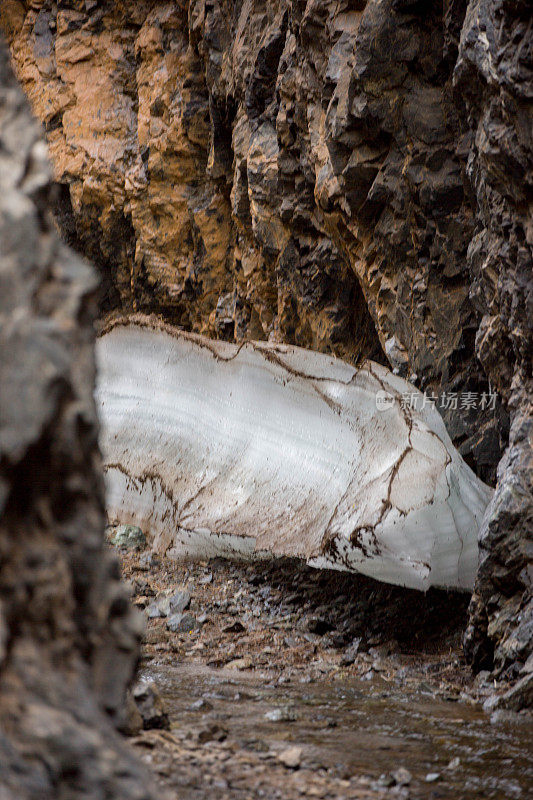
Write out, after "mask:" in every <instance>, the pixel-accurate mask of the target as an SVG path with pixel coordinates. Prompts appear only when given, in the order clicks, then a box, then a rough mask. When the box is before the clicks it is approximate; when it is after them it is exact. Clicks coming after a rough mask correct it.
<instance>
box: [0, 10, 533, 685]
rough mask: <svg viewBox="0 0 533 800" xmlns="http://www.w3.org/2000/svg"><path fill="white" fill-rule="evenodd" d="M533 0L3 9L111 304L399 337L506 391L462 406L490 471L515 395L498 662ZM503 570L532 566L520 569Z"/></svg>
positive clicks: (332, 334)
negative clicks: (489, 401)
mask: <svg viewBox="0 0 533 800" xmlns="http://www.w3.org/2000/svg"><path fill="white" fill-rule="evenodd" d="M527 15H528V3H527V2H525V0H524V2H507V1H505V2H504V0H492V2H488V0H487V1H486V2H482V0H478V1H477V2H475V1H474V0H472V2H471V3H470V4H469V5H468V8H467V3H466V0H447V1H446V2H445V3H444V4H443V5H441V4H435V3H432V2H429V1H428V2H424V1H423V0H420V1H419V2H413V1H412V0H368V1H367V2H365V1H364V0H360V1H359V0H350V1H349V0H340V1H339V0H335V1H333V0H306V1H305V2H303V0H273V1H272V2H266V1H264V0H263V1H261V0H241V1H239V0H221V2H218V3H209V2H205V0H191V2H184V1H183V2H168V3H164V2H154V1H153V0H140V2H136V3H127V2H121V0H116V1H115V0H113V1H111V0H107V2H106V0H103V1H102V2H98V3H95V2H75V0H65V2H62V3H60V4H57V3H54V2H51V0H42V1H37V2H32V3H31V4H30V3H24V2H18V0H9V2H6V3H5V4H4V6H3V10H2V15H1V16H2V23H3V25H4V27H5V29H6V30H7V32H8V36H9V38H10V42H11V50H12V55H13V60H14V64H15V68H16V72H17V75H18V77H19V79H20V80H21V82H22V84H23V86H24V88H25V91H26V92H27V94H28V96H29V97H30V100H31V102H32V105H33V108H34V110H35V112H36V114H37V115H38V116H39V117H40V119H41V120H42V121H43V123H44V125H45V127H46V130H47V133H48V140H49V144H50V152H51V155H52V159H53V162H54V168H55V177H56V181H57V183H58V186H59V199H58V203H57V215H58V219H59V223H60V226H61V228H62V230H63V233H64V235H65V236H66V237H67V239H68V240H69V241H70V242H71V243H73V244H74V245H75V246H76V247H77V248H79V249H80V250H82V251H83V252H84V253H86V254H87V255H88V256H89V257H90V258H91V259H92V260H93V261H94V262H95V263H96V264H97V265H98V267H99V269H100V271H101V273H102V275H103V276H104V286H105V298H104V303H105V305H106V306H107V307H113V308H117V307H120V308H122V310H141V311H156V312H159V313H161V314H163V315H164V316H165V317H166V318H167V319H169V320H171V321H172V322H175V323H178V324H180V325H182V326H184V327H185V328H186V329H189V330H196V331H199V332H202V333H205V334H207V335H210V336H214V337H217V338H225V339H235V340H240V339H243V338H245V337H251V338H254V339H273V340H278V341H284V342H288V343H296V344H300V345H303V346H306V347H311V348H313V349H318V350H323V351H330V352H334V353H336V354H338V355H340V356H342V357H344V358H346V359H348V360H352V361H355V360H357V359H358V358H360V357H362V356H372V357H374V358H378V359H381V360H383V361H385V362H386V360H388V361H389V362H390V364H391V366H392V367H393V368H395V369H396V370H397V371H398V372H399V373H400V374H401V375H405V376H407V377H411V379H412V380H413V381H414V382H415V383H416V385H417V386H418V387H419V388H421V389H423V390H427V391H428V393H431V392H434V393H438V394H441V395H442V393H446V394H447V396H448V397H450V396H453V395H451V393H454V392H458V393H462V392H463V393H464V392H476V393H479V394H478V395H477V397H478V398H479V397H480V396H481V394H482V393H483V392H486V393H488V392H489V388H490V387H492V389H494V390H496V391H497V392H498V395H499V399H498V401H497V403H496V405H495V408H494V409H493V408H491V407H483V408H480V407H479V404H478V407H477V408H474V407H470V408H460V407H459V408H457V409H454V408H453V406H454V403H453V401H452V402H450V403H449V407H448V408H446V407H441V408H440V410H441V412H442V413H443V416H444V417H445V420H446V423H447V426H448V429H449V431H450V434H451V436H452V438H453V440H454V442H455V444H456V446H457V447H458V448H459V449H460V452H461V453H462V454H463V455H464V456H465V458H467V460H468V461H469V463H471V465H472V466H474V468H475V469H476V470H477V472H478V474H479V475H480V476H481V477H483V478H484V479H486V480H491V479H494V477H495V471H496V465H497V463H498V460H499V459H500V457H501V455H502V451H503V449H504V447H505V446H506V444H507V435H508V412H509V410H511V412H512V414H513V415H514V421H513V428H512V431H513V433H512V436H511V450H510V451H509V454H508V455H507V460H506V461H504V462H502V466H501V468H500V472H501V476H502V477H501V479H500V484H499V491H500V494H497V497H500V496H501V492H503V493H504V494H505V498H506V499H505V503H503V505H502V502H503V501H501V502H500V501H498V500H495V505H494V511H493V514H492V517H491V522H490V523H487V527H486V529H484V533H483V542H484V545H483V546H484V547H486V552H487V558H486V559H485V560H484V566H483V568H482V570H481V572H480V578H479V585H478V591H477V592H476V595H475V598H477V600H475V602H476V603H477V604H478V605H477V607H478V608H481V609H483V611H482V612H478V611H475V609H474V607H473V612H472V626H473V627H472V628H471V631H470V633H469V642H471V644H470V645H469V652H470V653H471V656H472V658H474V659H475V660H476V661H477V662H478V663H482V662H483V659H485V661H486V660H487V659H489V660H490V657H491V655H490V654H491V651H492V649H493V647H494V645H496V647H499V642H502V641H504V640H506V637H507V636H508V634H507V633H505V632H503V629H504V627H505V626H503V627H502V626H501V625H496V627H494V625H492V623H491V625H492V627H490V628H489V634H490V637H491V638H492V644H491V643H490V642H489V640H488V639H487V619H488V618H487V608H488V600H489V598H492V600H491V602H492V601H494V603H496V606H494V609H496V607H498V608H500V607H502V608H503V606H505V607H506V608H507V605H506V603H507V601H508V600H509V598H514V599H513V601H512V602H513V603H516V602H519V601H518V600H517V598H519V597H522V592H523V591H529V590H528V589H527V586H526V584H527V581H528V580H529V578H528V577H527V575H528V573H527V570H525V566H526V556H525V550H524V548H525V542H526V538H527V531H528V530H530V527H529V529H528V528H527V526H528V525H529V526H531V520H530V510H528V509H530V505H528V504H530V502H531V501H530V494H529V489H530V487H528V486H527V485H526V483H527V477H526V476H527V471H526V470H525V469H524V462H525V460H526V459H527V456H528V449H527V448H528V445H527V437H528V430H529V429H528V428H527V424H529V423H527V420H528V419H529V414H530V408H529V406H528V403H529V402H530V398H531V396H532V395H531V389H530V377H528V376H529V375H530V372H528V370H529V369H530V360H529V359H530V352H531V350H530V348H531V333H530V323H529V320H530V317H529V318H528V311H527V302H528V301H529V302H530V300H531V245H532V235H533V234H532V226H531V217H530V206H528V203H529V202H530V201H529V199H528V198H530V196H531V194H530V192H531V67H530V55H531V32H530V30H529V28H528V26H527ZM528 192H529V194H528ZM528 215H529V216H528ZM528 354H529V355H528ZM413 376H415V377H413ZM489 381H490V387H489ZM519 464H521V466H518V465H519ZM511 485H513V486H518V487H519V488H518V489H517V492H516V493H515V492H514V490H513V492H511V493H509V490H508V487H509V486H511ZM506 487H507V488H506ZM505 504H507V505H505ZM504 506H505V508H506V510H505V511H504ZM511 518H512V519H513V520H514V521H513V522H512V524H511V523H510V522H509V519H511ZM513 542H514V544H513ZM511 553H512V554H511ZM496 554H497V555H496ZM494 559H496V561H497V562H498V566H497V568H496V564H495V561H494ZM495 570H496V571H497V572H499V574H501V575H505V576H508V575H512V578H511V579H510V580H509V581H507V579H506V578H505V579H502V580H501V581H499V583H498V589H497V591H496V590H495V587H494V585H493V581H494V574H495ZM491 576H492V577H491ZM518 576H522V577H518ZM506 581H507V582H506ZM527 585H528V584H527ZM496 594H497V595H498V596H500V594H501V597H502V598H506V599H502V600H501V602H500V600H498V601H497V602H496V601H495V600H494V596H495V595H496ZM520 602H523V601H522V600H520ZM474 605H475V604H474ZM513 608H515V606H513ZM494 613H495V611H494V610H493V611H489V614H490V615H492V616H491V619H492V620H494V619H496V617H495V616H494ZM513 614H514V612H513ZM513 614H511V617H512V619H516V614H514V615H513ZM474 641H475V642H476V643H475V644H474ZM528 642H529V644H528V645H527V646H526V647H525V648H521V650H520V654H519V655H516V658H515V656H514V655H512V656H510V657H509V658H503V660H502V661H501V663H502V665H503V664H505V667H504V669H506V670H508V669H509V668H510V667H511V666H512V664H517V663H518V664H521V663H522V661H523V655H524V653H525V652H527V649H528V648H530V646H531V643H530V641H529V640H528ZM499 663H500V662H499Z"/></svg>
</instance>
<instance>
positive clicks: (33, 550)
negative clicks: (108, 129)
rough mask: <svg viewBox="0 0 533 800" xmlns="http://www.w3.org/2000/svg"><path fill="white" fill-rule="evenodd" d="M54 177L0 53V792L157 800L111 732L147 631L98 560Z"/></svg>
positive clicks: (77, 284)
mask: <svg viewBox="0 0 533 800" xmlns="http://www.w3.org/2000/svg"><path fill="white" fill-rule="evenodd" d="M50 178H51V175H50V171H49V168H48V161H47V157H46V145H45V143H44V140H43V138H42V133H41V131H40V128H39V126H38V125H37V123H35V121H34V120H33V119H32V117H31V114H30V111H29V108H28V105H27V102H26V99H25V98H24V96H23V94H22V91H21V90H20V88H19V86H18V85H17V84H16V81H15V80H14V78H13V75H12V73H11V70H10V68H9V65H8V51H7V48H6V46H5V44H4V43H3V42H0V349H1V352H2V357H1V360H0V387H1V388H0V784H1V786H0V795H1V796H2V800H4V799H5V800H26V798H27V799H28V800H56V798H59V797H64V798H67V797H68V798H78V797H79V798H81V797H83V798H85V800H87V799H88V798H89V799H90V800H92V799H93V798H94V800H97V799H98V800H100V799H101V798H103V797H113V798H124V800H126V798H128V800H150V798H152V797H153V796H154V795H152V794H151V793H150V791H149V789H148V788H147V787H148V781H147V778H146V775H145V773H144V771H143V770H142V769H141V767H140V766H139V765H138V764H137V763H136V761H135V759H134V758H133V756H132V755H131V754H130V753H129V751H128V749H127V748H126V747H125V745H124V744H123V742H122V740H121V739H120V737H119V736H118V734H117V732H116V730H115V728H114V722H115V723H120V717H121V712H122V708H123V705H124V692H125V687H126V685H127V683H128V682H129V680H130V679H131V677H132V673H133V669H134V666H135V663H136V659H137V653H138V646H139V640H140V636H141V628H140V626H139V619H138V617H137V612H133V610H132V608H131V606H130V604H129V599H128V597H127V595H126V593H125V589H124V588H123V587H122V586H121V584H120V581H119V574H118V565H117V562H116V561H115V560H114V558H112V557H111V556H110V555H109V552H108V551H106V550H104V539H103V532H104V508H103V483H102V479H101V465H100V459H99V454H98V446H97V425H96V414H95V407H94V401H93V384H94V372H95V369H94V341H93V339H94V334H93V327H92V326H93V317H94V313H95V310H96V304H95V297H96V288H97V281H96V277H95V274H94V272H93V270H92V268H90V267H89V266H88V265H87V264H86V263H84V262H82V261H81V260H80V258H79V257H78V256H77V255H76V254H74V253H73V252H72V251H71V250H69V248H67V247H66V246H65V245H64V244H62V243H61V242H60V241H59V239H58V237H57V235H56V232H55V229H54V226H53V224H52V219H51V216H50V213H49V210H48V206H49V203H50V198H51V185H50Z"/></svg>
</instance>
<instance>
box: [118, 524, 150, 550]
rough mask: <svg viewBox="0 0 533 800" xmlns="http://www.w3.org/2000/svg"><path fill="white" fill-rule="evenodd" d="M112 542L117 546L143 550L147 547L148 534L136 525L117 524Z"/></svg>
mask: <svg viewBox="0 0 533 800" xmlns="http://www.w3.org/2000/svg"><path fill="white" fill-rule="evenodd" d="M111 542H112V543H113V544H114V545H115V547H126V548H128V549H133V548H135V549H136V550H142V548H143V547H146V536H145V535H144V533H143V532H142V530H141V529H140V528H138V527H137V526H136V525H117V527H116V528H115V534H114V536H113V538H112V539H111Z"/></svg>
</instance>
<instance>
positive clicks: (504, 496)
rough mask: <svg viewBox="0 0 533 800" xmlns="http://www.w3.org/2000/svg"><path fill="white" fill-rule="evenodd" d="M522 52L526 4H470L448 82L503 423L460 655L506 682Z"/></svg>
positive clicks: (530, 540)
mask: <svg viewBox="0 0 533 800" xmlns="http://www.w3.org/2000/svg"><path fill="white" fill-rule="evenodd" d="M532 50H533V37H532V34H531V7H530V5H529V3H527V2H514V3H510V2H488V0H477V2H471V3H470V5H469V7H468V12H467V15H466V19H465V24H464V26H463V30H462V32H461V44H460V48H459V59H458V62H457V66H456V69H455V75H454V81H455V87H456V92H457V96H458V99H459V100H460V103H461V105H460V107H461V109H462V113H463V116H464V119H465V122H466V124H467V125H468V128H469V134H468V136H469V137H470V146H469V158H468V163H467V168H468V176H469V179H470V184H471V186H472V188H473V190H474V192H475V195H476V200H477V204H476V207H477V214H478V223H477V228H476V234H475V236H474V238H473V239H472V242H471V243H470V245H469V248H468V266H469V268H470V273H471V276H472V288H471V295H472V297H473V299H474V303H475V305H476V307H477V308H479V310H480V312H481V313H482V314H483V317H482V320H481V324H480V326H479V329H478V331H477V334H476V353H477V355H478V358H479V360H480V361H481V363H482V365H483V367H484V369H485V372H486V373H487V375H488V376H489V377H490V379H491V381H492V383H493V385H494V386H496V387H498V391H499V392H500V393H501V394H502V395H503V396H504V397H505V398H506V400H507V401H508V405H509V407H510V409H511V419H512V424H511V432H510V441H509V448H508V450H507V452H506V454H505V456H504V458H503V459H502V461H501V463H500V465H499V467H498V485H497V490H496V494H495V496H494V499H493V502H492V504H491V506H490V507H489V511H488V513H487V515H486V518H485V523H484V525H483V528H482V531H481V536H480V547H481V564H480V569H479V575H478V580H477V584H476V590H475V592H474V596H473V600H472V606H471V624H470V626H469V629H468V631H467V635H466V649H467V653H468V654H469V656H470V658H471V659H472V660H473V661H474V662H475V663H477V664H478V665H482V664H483V663H484V662H485V663H489V664H492V661H493V658H494V664H495V667H496V670H497V673H498V674H499V675H501V676H505V677H508V678H516V677H517V675H518V673H519V671H521V670H524V669H525V662H526V660H527V658H528V655H529V654H530V653H531V652H532V648H533V600H532V587H533V563H532V545H533V447H532V445H533V377H532V368H533V277H532V275H533V273H532V245H533V218H532V198H533V139H532V131H533V81H532V78H533V69H532ZM530 692H531V690H530V689H529V694H528V692H527V691H524V693H523V702H524V703H525V704H527V705H530V704H531V695H530ZM512 705H513V707H516V706H519V702H517V698H516V697H515V696H514V699H513V701H512Z"/></svg>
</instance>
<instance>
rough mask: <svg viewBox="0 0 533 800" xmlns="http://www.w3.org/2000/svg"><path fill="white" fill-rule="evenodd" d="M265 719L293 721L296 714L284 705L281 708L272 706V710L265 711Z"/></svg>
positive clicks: (270, 720)
mask: <svg viewBox="0 0 533 800" xmlns="http://www.w3.org/2000/svg"><path fill="white" fill-rule="evenodd" d="M265 719H268V721H269V722H294V721H295V719H296V714H295V713H294V711H293V710H292V709H291V708H289V707H288V706H284V707H283V708H273V709H272V711H267V712H266V714H265Z"/></svg>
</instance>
